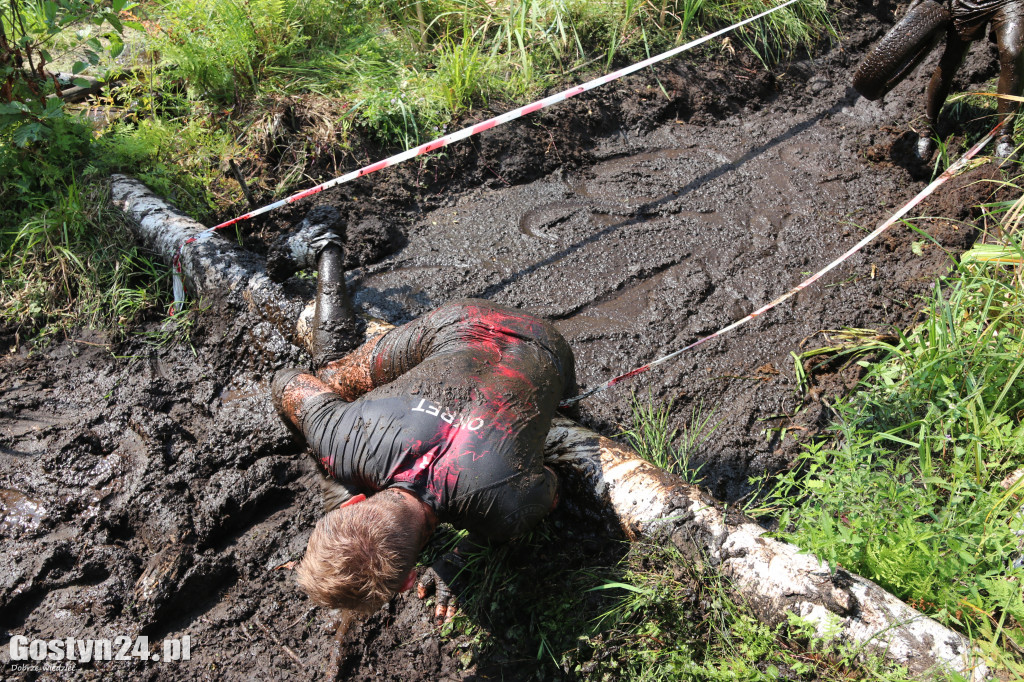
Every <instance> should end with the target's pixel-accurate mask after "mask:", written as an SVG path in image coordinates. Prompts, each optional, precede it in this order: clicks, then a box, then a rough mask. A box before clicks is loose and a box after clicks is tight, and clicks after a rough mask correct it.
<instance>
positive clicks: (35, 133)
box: [0, 0, 136, 147]
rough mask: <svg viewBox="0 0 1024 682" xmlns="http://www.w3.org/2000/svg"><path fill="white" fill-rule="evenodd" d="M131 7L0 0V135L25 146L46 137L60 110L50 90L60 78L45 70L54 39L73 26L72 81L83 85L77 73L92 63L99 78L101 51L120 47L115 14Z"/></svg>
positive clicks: (114, 0) (122, 2)
mask: <svg viewBox="0 0 1024 682" xmlns="http://www.w3.org/2000/svg"><path fill="white" fill-rule="evenodd" d="M132 7H134V3H130V2H129V1H128V0H110V2H109V4H108V3H106V2H102V3H101V2H91V1H90V0H41V1H40V2H38V3H35V2H27V0H7V2H6V3H5V4H4V5H3V6H0V141H2V139H3V138H4V137H6V136H9V139H10V140H11V142H13V143H14V144H15V145H17V146H19V147H27V146H29V145H30V144H33V143H38V142H41V141H48V140H50V139H51V137H52V136H53V131H54V124H55V122H56V121H59V120H60V119H62V118H63V117H64V116H65V115H66V113H65V111H64V107H63V103H62V101H61V99H60V98H59V97H57V96H55V95H58V94H59V90H60V87H61V86H60V83H59V81H58V80H57V77H56V75H55V74H54V73H52V72H51V70H50V68H51V64H52V62H54V60H55V53H54V52H53V49H54V48H53V45H54V43H55V42H56V41H57V39H58V37H61V36H66V35H67V34H68V33H70V32H72V31H74V36H75V38H74V39H73V41H72V46H73V47H72V49H73V51H74V53H75V55H76V59H75V61H74V63H73V64H72V66H71V71H72V74H74V75H75V76H76V78H74V79H73V80H72V82H73V83H74V84H75V85H81V86H87V85H88V81H86V80H84V79H82V78H80V77H77V76H78V75H79V74H82V73H83V72H85V71H86V70H87V69H92V70H93V71H94V72H95V74H96V76H97V77H99V78H102V77H103V75H104V74H105V72H106V71H105V68H106V67H105V64H104V62H103V61H102V60H101V56H103V55H107V56H109V57H110V58H114V57H117V56H118V55H119V54H120V53H121V51H122V50H123V49H124V41H123V40H122V38H121V35H122V33H123V32H124V27H125V24H124V23H122V21H121V19H120V18H119V14H120V13H121V12H123V11H126V10H129V9H131V8H132ZM129 24H131V25H133V26H135V25H136V24H134V23H132V22H129ZM106 26H109V28H110V29H111V30H108V31H106V32H103V33H101V34H99V35H93V33H92V31H93V28H99V29H102V28H103V27H106ZM58 56H59V55H58Z"/></svg>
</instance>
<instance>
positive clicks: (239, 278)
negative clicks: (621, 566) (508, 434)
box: [112, 176, 988, 680]
mask: <svg viewBox="0 0 1024 682" xmlns="http://www.w3.org/2000/svg"><path fill="white" fill-rule="evenodd" d="M112 193H113V196H114V202H115V204H117V205H118V206H119V207H121V208H122V210H124V211H125V212H126V213H127V214H128V215H129V216H130V217H131V218H133V221H134V222H135V223H136V234H137V235H138V237H139V239H140V240H141V241H142V242H143V243H144V244H145V245H146V246H148V247H149V248H151V249H153V250H154V251H156V252H157V253H158V254H160V255H161V257H163V258H164V259H165V260H167V261H168V262H169V261H170V259H171V258H173V256H174V255H175V253H176V252H177V250H178V245H179V244H180V243H181V242H182V241H184V240H185V239H187V238H188V237H190V236H194V235H196V234H198V233H199V232H201V230H202V229H203V227H202V225H199V224H198V223H196V222H195V221H193V220H191V219H189V218H187V217H184V216H182V215H181V214H180V213H178V212H177V211H175V210H174V209H172V208H171V207H170V206H169V205H167V203H166V202H164V201H162V200H161V199H159V198H158V197H156V196H155V195H153V194H152V192H150V191H149V190H148V189H146V188H145V187H144V186H143V185H142V184H141V183H139V182H138V181H136V180H132V179H130V178H127V177H125V176H114V177H113V179H112ZM181 261H182V266H183V270H184V272H185V274H186V275H187V277H188V280H189V281H190V282H191V283H192V286H193V287H194V288H195V289H196V290H198V291H199V292H202V293H204V294H207V295H210V296H212V297H216V296H217V295H219V294H222V293H224V292H229V291H241V292H243V294H244V296H245V299H246V300H248V301H249V302H250V303H252V304H254V305H255V308H256V310H258V311H260V312H262V313H264V314H265V315H267V316H268V318H267V319H268V321H270V322H271V323H272V324H273V325H274V326H275V327H277V328H278V329H280V330H281V331H282V333H283V334H284V336H285V337H286V338H288V339H290V340H292V341H293V342H294V343H297V344H300V345H305V343H308V338H309V336H308V329H305V330H304V331H299V332H296V329H295V324H296V321H297V320H298V319H299V312H300V310H301V309H302V305H301V304H299V303H294V302H289V301H287V300H285V298H286V297H285V296H284V293H283V291H282V290H281V288H280V287H279V286H278V285H277V284H275V283H274V282H271V281H270V280H269V278H267V276H266V272H265V270H264V268H263V267H262V265H261V264H260V262H259V259H258V258H256V257H255V256H253V255H252V254H250V253H248V252H246V251H244V250H242V249H240V248H238V247H235V246H233V245H232V244H230V243H229V242H227V241H226V240H223V239H216V240H214V239H213V238H207V239H203V240H201V241H199V242H195V243H193V244H190V245H189V246H187V247H186V248H185V249H184V251H183V253H182V258H181ZM308 316H309V309H308V308H307V310H306V314H305V315H304V316H303V317H304V318H305V317H308ZM305 322H306V320H305V319H304V320H303V323H305ZM288 325H290V328H287V327H288ZM301 326H304V325H300V327H301ZM545 456H546V458H547V459H548V460H549V461H551V462H553V463H555V464H557V465H559V466H561V467H563V471H564V472H565V473H566V475H567V476H568V477H569V478H571V479H573V481H574V483H575V485H574V486H573V487H572V493H573V495H574V497H576V498H578V499H575V500H573V502H575V503H578V504H579V505H580V506H583V507H586V508H590V509H595V510H599V511H600V513H602V514H604V515H605V516H606V517H608V518H611V519H613V521H614V523H616V524H617V525H618V526H619V527H620V528H621V529H622V531H623V533H625V535H626V536H627V537H628V538H630V539H633V540H635V539H638V538H651V537H655V538H662V537H663V538H665V539H666V541H670V542H672V543H673V544H675V545H676V546H677V547H679V548H680V549H681V550H682V551H683V553H684V554H685V555H687V556H690V557H693V558H695V559H697V558H700V559H702V560H706V561H709V562H710V563H711V564H712V565H714V566H716V567H717V569H718V570H719V571H720V572H721V574H722V575H724V576H725V577H726V578H728V579H729V580H730V582H731V584H732V586H733V588H734V589H735V590H736V591H737V592H738V593H739V595H741V596H742V598H743V600H744V601H745V602H746V603H747V604H748V605H749V607H750V608H751V609H752V610H753V611H754V613H755V614H756V615H757V616H758V617H759V618H760V619H761V620H762V621H764V622H767V623H770V624H773V625H774V624H778V623H780V622H785V621H786V619H787V614H794V615H797V616H799V617H801V618H803V619H805V620H806V621H809V622H811V623H813V624H814V625H815V627H816V628H817V630H818V632H819V634H820V635H822V636H825V635H831V636H834V637H837V638H838V639H839V641H842V642H844V643H847V644H849V645H851V646H853V647H854V648H856V649H858V650H863V651H867V652H872V653H874V654H876V655H878V656H880V657H883V658H885V659H887V660H890V661H892V662H894V663H897V664H900V665H905V666H907V668H908V670H909V671H910V672H911V673H912V674H914V675H915V676H922V677H926V676H928V675H929V674H934V673H938V674H941V673H942V672H956V673H959V674H960V675H963V676H964V677H966V678H968V679H971V680H983V679H987V678H988V668H987V667H986V665H985V663H984V661H983V659H982V657H981V656H980V654H979V653H978V652H977V651H976V650H975V648H974V647H973V645H972V644H971V641H970V639H968V638H967V637H964V636H963V635H961V634H959V633H957V632H954V631H953V630H950V629H949V628H947V627H945V626H943V625H941V624H940V623H938V622H936V621H935V620H933V619H931V618H928V617H927V616H925V615H924V614H922V613H920V612H919V611H917V610H915V609H913V608H911V607H910V606H909V605H907V604H906V603H904V602H903V601H901V600H899V599H897V598H896V597H895V596H893V595H892V594H890V593H888V592H886V591H885V590H883V589H882V588H881V587H879V586H878V585H876V584H875V583H873V582H871V581H870V580H867V579H866V578H862V577H860V576H857V575H854V574H852V573H849V572H848V571H845V570H842V569H837V570H834V571H833V570H832V569H831V567H829V565H828V564H827V563H826V562H822V561H819V560H817V559H816V558H814V557H813V556H811V555H808V554H804V553H801V551H800V549H799V548H797V547H796V546H794V545H790V544H787V543H784V542H780V541H778V540H775V539H772V538H769V537H766V535H765V531H764V529H763V528H761V527H760V526H758V525H757V524H755V523H753V522H751V521H749V520H747V519H745V518H742V517H740V516H737V515H729V514H726V513H725V512H724V511H723V509H722V506H721V505H720V504H719V503H718V502H716V501H715V500H714V499H712V498H711V497H709V496H708V495H706V494H705V493H703V492H702V491H701V490H700V489H699V488H697V487H696V486H692V485H688V484H686V483H685V482H683V481H682V480H681V479H680V478H679V477H677V476H674V475H672V474H670V473H668V472H666V471H664V470H662V469H659V468H658V467H656V466H654V465H653V464H650V463H649V462H647V461H646V460H643V459H642V458H640V456H639V455H637V454H636V452H634V451H633V450H631V449H630V448H628V447H626V446H624V445H622V444H621V443H617V442H615V441H612V440H611V439H609V438H605V437H604V436H601V435H600V434H597V433H595V432H594V431H591V430H589V429H587V428H585V427H582V426H580V425H579V424H576V423H575V422H573V421H571V420H569V419H565V418H561V417H559V418H556V419H555V421H554V423H553V424H552V428H551V431H550V432H549V433H548V438H547V443H546V452H545ZM733 516H736V518H733ZM681 626H683V625H682V624H681Z"/></svg>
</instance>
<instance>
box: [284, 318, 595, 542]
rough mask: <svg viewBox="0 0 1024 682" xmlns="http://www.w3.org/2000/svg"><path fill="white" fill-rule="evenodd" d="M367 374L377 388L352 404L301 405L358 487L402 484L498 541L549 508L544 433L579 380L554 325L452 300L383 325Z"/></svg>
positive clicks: (305, 422) (336, 465)
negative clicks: (388, 328) (409, 318)
mask: <svg viewBox="0 0 1024 682" xmlns="http://www.w3.org/2000/svg"><path fill="white" fill-rule="evenodd" d="M370 375H371V378H372V380H373V385H374V386H376V387H377V388H375V389H374V390H373V391H370V392H369V393H367V394H366V395H364V396H363V397H361V398H360V399H358V400H356V401H355V402H352V403H348V402H345V401H343V400H341V398H339V397H337V396H334V395H331V394H321V395H319V396H316V397H313V398H310V399H308V400H307V401H305V402H304V403H303V405H302V407H301V415H302V424H301V430H302V432H303V434H304V435H305V436H306V440H307V441H308V442H309V444H310V446H311V447H312V448H313V450H314V452H316V453H317V455H318V456H319V457H320V461H321V463H322V464H323V466H324V468H325V469H326V471H327V472H328V473H329V474H330V475H331V476H332V477H333V478H334V479H336V480H337V481H339V482H341V483H343V484H345V485H346V487H347V488H348V489H349V490H350V492H351V493H352V494H356V493H359V492H362V493H367V494H372V493H374V492H377V491H380V490H383V489H384V488H387V487H390V486H395V487H398V488H404V489H406V490H409V491H411V492H413V493H415V494H416V495H417V496H418V497H419V498H420V499H422V500H423V501H424V502H426V503H427V504H429V505H430V506H431V507H432V508H433V509H434V511H435V513H436V514H437V516H438V519H439V520H441V521H448V522H450V523H452V524H454V525H456V526H458V527H461V528H466V529H468V530H470V531H472V532H474V533H476V534H479V535H482V536H483V537H485V538H488V539H491V540H504V539H507V538H510V537H513V536H515V535H518V534H520V533H522V532H524V531H525V530H527V529H529V528H530V527H531V526H532V525H534V524H535V523H536V522H537V521H538V520H539V519H540V518H542V517H543V516H544V515H545V514H546V513H547V512H548V510H549V509H550V508H551V504H552V501H553V500H554V496H555V487H556V479H555V477H554V475H553V474H551V472H549V471H547V470H546V469H544V465H543V454H544V440H545V438H546V436H547V432H548V429H549V428H550V426H551V418H552V417H553V416H554V413H555V409H556V408H557V406H558V402H559V400H560V399H561V398H562V396H563V394H564V393H566V392H567V391H570V390H573V389H574V388H575V368H574V362H573V356H572V351H571V350H570V348H569V345H568V344H567V343H566V342H565V339H563V338H562V336H561V335H560V334H559V333H558V331H557V330H555V328H554V327H553V326H552V325H550V324H549V323H547V322H545V321H544V320H541V319H539V318H537V317H534V316H532V315H527V314H525V313H522V312H520V311H517V310H512V309H508V308H504V307H501V306H498V305H495V304H493V303H490V302H488V301H483V300H473V299H470V300H464V301H457V302H454V303H450V304H447V305H444V306H442V307H440V308H438V309H437V310H435V311H433V312H431V313H429V314H427V315H424V316H423V317H421V318H419V319H417V320H414V321H412V322H410V323H408V324H406V325H403V326H401V327H398V328H396V329H393V330H391V331H390V332H388V333H387V334H386V335H385V336H384V337H383V338H382V339H381V340H380V341H379V342H378V343H377V345H376V347H375V349H374V352H373V356H372V358H371V370H370Z"/></svg>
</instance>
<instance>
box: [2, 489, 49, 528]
mask: <svg viewBox="0 0 1024 682" xmlns="http://www.w3.org/2000/svg"><path fill="white" fill-rule="evenodd" d="M45 516H46V508H45V507H44V506H43V503H42V501H41V500H37V499H34V498H31V497H29V496H28V495H26V494H25V493H22V492H19V491H17V490H10V489H6V488H3V489H0V534H19V533H22V532H25V531H33V530H35V529H37V528H39V524H41V523H42V521H43V518H44V517H45Z"/></svg>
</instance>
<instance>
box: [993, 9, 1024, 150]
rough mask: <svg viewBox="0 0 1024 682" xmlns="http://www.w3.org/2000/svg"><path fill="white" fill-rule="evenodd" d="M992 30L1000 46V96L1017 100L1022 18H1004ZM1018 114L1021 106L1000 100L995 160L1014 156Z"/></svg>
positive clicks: (1023, 72) (1022, 62) (1022, 68)
mask: <svg viewBox="0 0 1024 682" xmlns="http://www.w3.org/2000/svg"><path fill="white" fill-rule="evenodd" d="M1022 14H1024V13H1022ZM994 28H995V33H996V43H997V45H998V46H999V88H998V91H999V94H1000V95H1013V96H1020V94H1021V79H1022V77H1024V16H1010V17H1007V18H1006V19H1005V20H1004V21H997V22H996V23H995V26H994ZM1019 110H1020V102H1014V101H1012V100H1008V99H1000V100H999V105H998V112H999V118H1000V119H1001V120H1003V121H1005V123H1004V125H1003V130H1002V132H1001V133H1000V135H999V137H998V138H996V156H1000V157H1003V158H1007V157H1009V156H1011V155H1012V154H1013V152H1014V148H1015V145H1014V143H1013V127H1014V123H1015V121H1016V118H1017V112H1018V111H1019Z"/></svg>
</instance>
